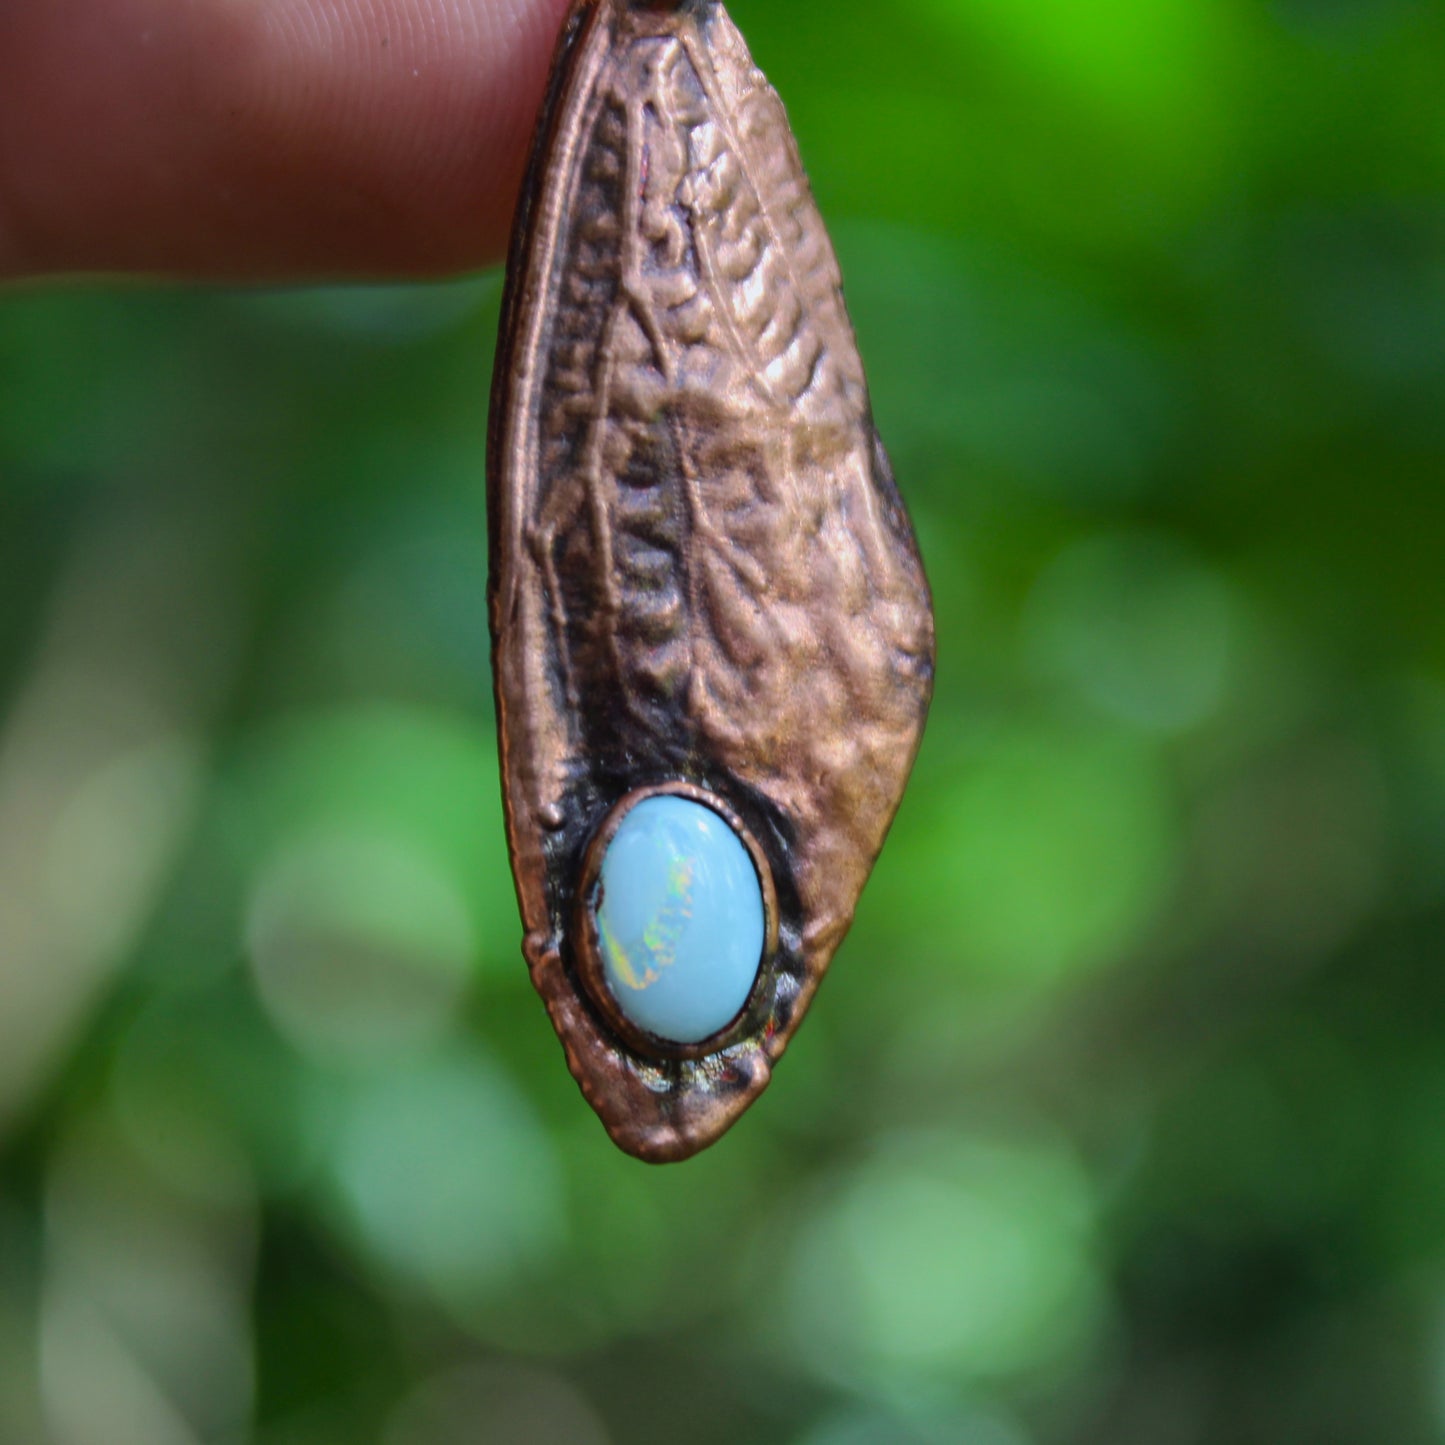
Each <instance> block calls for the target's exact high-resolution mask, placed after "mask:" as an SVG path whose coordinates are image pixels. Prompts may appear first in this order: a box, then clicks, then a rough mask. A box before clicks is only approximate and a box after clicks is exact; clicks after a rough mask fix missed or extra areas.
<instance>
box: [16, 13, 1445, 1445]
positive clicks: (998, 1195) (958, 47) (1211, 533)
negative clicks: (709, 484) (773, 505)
mask: <svg viewBox="0 0 1445 1445" xmlns="http://www.w3.org/2000/svg"><path fill="white" fill-rule="evenodd" d="M734 14H735V17H736V19H737V20H738V22H739V24H740V25H741V26H742V28H743V29H744V31H745V33H746V34H747V35H748V36H749V39H750V41H751V43H752V46H753V50H754V53H755V55H756V57H757V59H758V60H759V62H760V63H761V64H762V65H763V67H764V68H765V69H766V70H767V71H768V72H769V74H770V76H771V77H772V79H773V81H774V83H775V84H776V85H777V86H778V88H779V90H780V91H781V92H782V94H783V96H784V98H785V99H786V101H787V102H788V105H789V109H790V113H791V115H792V118H793V121H794V124H795V128H796V130H797V133H798V136H799V140H800V144H801V146H802V149H803V153H804V156H805V158H806V159H807V161H808V164H809V167H810V170H811V172H812V176H813V180H814V183H815V188H816V191H817V193H818V196H819V199H820V202H821V204H822V207H823V209H824V212H825V214H826V215H827V217H828V218H829V221H830V224H831V225H832V227H833V229H834V236H835V240H836V243H837V247H838V251H839V254H840V257H841V260H842V263H843V269H844V273H845V275H846V278H847V284H848V295H849V301H850V305H851V308H852V311H853V315H854V319H855V321H856V323H857V328H858V332H859V335H860V339H861V344H862V348H863V352H864V356H865V359H866V362H867V365H868V368H869V372H870V377H871V380H872V383H873V387H874V398H875V403H876V411H877V416H878V420H879V424H880V427H881V429H882V431H883V433H884V436H885V438H886V440H887V441H888V444H889V446H890V449H891V451H892V453H893V457H894V461H895V464H896V469H897V472H898V476H899V478H900V482H901V484H902V486H903V489H904V491H905V493H906V495H907V497H908V500H909V503H910V506H911V508H912V510H913V513H914V516H915V519H916V522H917V526H918V530H919V534H920V537H921V541H922V545H923V550H924V553H925V556H926V558H927V561H928V565H929V569H930V572H931V576H932V579H933V583H934V587H935V590H936V594H937V609H938V630H939V673H938V696H937V702H936V706H935V709H934V712H933V715H932V719H931V723H930V728H929V733H928V737H927V740H926V743H925V746H924V749H923V753H922V756H921V759H920V761H919V765H918V770H917V774H916V777H915V781H914V785H913V787H912V789H911V791H910V793H909V795H908V797H907V799H906V801H905V803H904V806H903V809H902V812H901V814H900V816H899V819H898V823H897V826H896V828H895V830H894V834H893V837H892V839H891V841H890V843H889V846H888V848H887V850H886V851H885V854H884V856H883V859H882V860H881V862H880V864H879V867H878V870H877V872H876V874H875V877H874V880H873V882H872V883H871V885H870V886H869V889H868V891H867V892H866V894H865V895H864V899H863V903H862V907H861V909H860V913H859V917H858V923H857V926H856V928H855V930H854V932H853V934H852V936H851V937H850V939H849V941H848V942H847V944H846V945H845V947H844V948H843V950H842V952H841V953H840V955H839V956H838V959H837V962H836V964H835V967H834V969H833V971H832V973H831V974H830V976H829V978H828V981H827V984H826V985H825V987H824V988H823V990H822V993H821V994H820V996H819V999H818V1002H817V1006H816V1008H815V1009H814V1010H813V1012H812V1014H811V1016H810V1017H809V1019H808V1022H807V1024H806V1025H805V1027H804V1028H803V1030H802V1032H801V1033H800V1035H799V1037H798V1039H797V1042H796V1044H795V1046H794V1048H793V1050H792V1051H791V1052H790V1053H789V1055H788V1057H787V1059H786V1060H785V1061H784V1063H783V1064H782V1065H781V1067H780V1068H779V1070H778V1074H777V1077H776V1080H775V1082H774V1085H773V1087H772V1088H771V1089H770V1090H769V1092H768V1093H767V1094H766V1095H765V1096H764V1097H763V1098H762V1100H761V1101H760V1102H759V1103H758V1105H757V1106H756V1107H755V1108H754V1109H753V1110H752V1112H751V1113H750V1114H749V1115H747V1116H746V1117H745V1119H744V1120H743V1121H742V1123H741V1124H740V1125H739V1126H738V1127H737V1128H736V1129H735V1130H734V1132H733V1133H732V1134H730V1135H729V1136H728V1137H727V1138H725V1139H724V1140H723V1141H722V1143H720V1144H719V1145H718V1146H717V1147H716V1148H714V1149H713V1150H712V1151H711V1152H709V1153H708V1154H706V1155H704V1156H702V1157H700V1158H699V1159H697V1160H695V1161H693V1162H691V1163H689V1164H687V1165H684V1166H680V1167H675V1168H670V1169H666V1170H657V1169H649V1168H646V1167H644V1166H642V1165H639V1164H636V1163H634V1162H633V1161H631V1160H630V1159H627V1158H624V1157H623V1156H621V1155H620V1154H618V1153H617V1152H616V1151H615V1150H614V1149H613V1147H612V1146H611V1145H610V1144H609V1143H608V1141H607V1138H606V1136H605V1135H604V1133H603V1131H602V1130H601V1128H600V1127H599V1126H598V1124H597V1122H596V1121H595V1119H594V1118H593V1116H592V1114H591V1112H590V1110H589V1109H588V1108H587V1107H586V1105H585V1104H584V1103H583V1101H582V1100H581V1098H580V1097H579V1095H578V1093H577V1090H576V1087H575V1085H574V1084H573V1083H572V1081H571V1079H570V1077H569V1076H568V1074H567V1072H566V1069H565V1067H564V1066H563V1061H562V1057H561V1052H560V1050H559V1048H558V1046H557V1043H556V1040H555V1038H554V1036H553V1035H552V1032H551V1029H550V1027H549V1025H548V1023H547V1021H546V1018H545V1016H544V1013H543V1010H542V1008H541V1006H540V1004H539V1002H538V1001H537V1000H536V998H535V997H534V996H533V994H532V992H531V989H530V986H529V984H528V981H527V978H526V974H525V970H524V968H523V965H522V962H521V958H520V953H519V934H520V928H519V924H518V920H517V914H516V908H515V903H514V900H513V895H512V887H511V880H510V876H509V874H508V870H507V863H506V856H505V850H504V844H503V837H502V829H501V818H500V810H499V803H498V783H497V777H496V763H495V756H494V747H493V737H492V717H491V708H492V705H491V695H490V684H489V676H488V663H487V638H486V626H485V616H484V607H483V589H484V585H485V566H486V542H485V515H484V486H483V449H484V431H485V420H486V416H485V413H486V396H487V388H488V379H489V372H490V364H491V353H492V348H493V344H494V334H495V327H496V315H497V302H498V290H499V280H498V277H496V276H494V275H493V276H486V277H482V278H478V279H472V280H468V281H465V282H461V283H458V284H454V285H449V286H441V287H434V288H400V289H375V290H368V289H346V290H328V291H317V292H305V293H288V294H277V293H272V294H240V293H235V294H215V293H198V292H181V291H170V290H156V289H130V290H100V289H93V290H77V289H74V288H67V289H36V290H31V291H17V292H11V293H10V294H8V295H6V296H5V297H3V299H0V588H3V594H0V595H3V607H0V699H3V713H0V718H3V721H0V1441H3V1442H5V1445H39V1442H49V1441H54V1442H57V1445H188V1442H207V1445H209V1442H222V1445H250V1442H254V1445H332V1442H335V1445H494V1442H507V1445H512V1442H517V1445H523V1442H525V1445H598V1442H618V1445H631V1442H637V1445H648V1442H653V1441H657V1442H663V1441H669V1442H671V1441H677V1440H686V1441H688V1442H695V1445H711V1442H718V1445H722V1442H729V1445H732V1442H737V1441H747V1442H759V1445H1096V1442H1097V1445H1254V1442H1259V1445H1282V1442H1285V1445H1292V1442H1301V1445H1329V1442H1351V1445H1355V1442H1358V1445H1416V1442H1430V1441H1445V958H1442V940H1445V565H1442V563H1445V527H1442V520H1445V491H1442V482H1445V9H1442V8H1441V7H1440V6H1439V5H1436V4H1431V3H1427V0H1373V3H1371V0H1274V3H1265V0H890V3H888V4H886V5H884V4H879V3H877V0H807V3H804V0H791V3H787V4H782V3H778V0H736V4H735V7H734Z"/></svg>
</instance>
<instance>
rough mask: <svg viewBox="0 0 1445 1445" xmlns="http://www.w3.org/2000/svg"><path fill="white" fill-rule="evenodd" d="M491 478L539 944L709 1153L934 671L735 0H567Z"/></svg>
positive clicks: (593, 1020)
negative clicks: (735, 19)
mask: <svg viewBox="0 0 1445 1445" xmlns="http://www.w3.org/2000/svg"><path fill="white" fill-rule="evenodd" d="M489 471H490V494H489V495H490V510H491V528H492V576H491V589H490V603H491V620H492V630H493V641H494V661H495V669H496V686H497V711H498V719H499V728H500V736H501V748H502V763H503V781H504V789H505V797H506V809H507V827H508V835H509V841H510V845H511V853H512V866H513V871H514V873H515V876H516V882H517V892H518V896H519V899H520V903H521V909H522V916H523V921H524V924H525V928H526V939H525V944H524V951H525V953H526V957H527V962H528V964H529V966H530V968H531V971H532V978H533V981H534V982H535V984H536V986H537V989H538V991H539V992H540V993H541V995H542V997H543V999H544V1000H545V1001H546V1004H547V1008H548V1010H549V1012H550V1014H551V1017H552V1022H553V1024H554V1025H555V1027H556V1029H557V1032H558V1034H559V1035H560V1037H561V1039H562V1043H563V1045H564V1047H565V1049H566V1053H567V1060H568V1063H569V1065H570V1066H571V1069H572V1072H573V1073H574V1075H575V1076H576V1078H577V1080H578V1082H579V1083H580V1084H581V1086H582V1091H583V1093H584V1094H585V1095H586V1096H587V1098H588V1100H589V1101H590V1102H591V1104H592V1105H593V1107H594V1108H595V1109H596V1110H597V1112H598V1114H599V1115H601V1117H602V1121H603V1123H604V1124H605V1125H606V1126H607V1129H608V1131H609V1132H610V1133H611V1135H612V1137H613V1139H614V1140H616V1142H617V1143H618V1144H619V1145H620V1146H621V1147H622V1148H623V1149H625V1150H627V1151H628V1152H629V1153H631V1154H635V1155H637V1156H639V1157H640V1158H643V1159H649V1160H672V1159H682V1158H686V1157H687V1156H688V1155H690V1154H693V1153H696V1152H697V1151H698V1150H699V1149H702V1148H704V1147H705V1146H706V1145H708V1144H710V1143H712V1141H713V1140H715V1139H716V1138H717V1137H718V1136H719V1135H720V1134H722V1133H723V1131H724V1130H725V1129H727V1128H728V1126H729V1125H730V1124H731V1123H732V1122H733V1121H734V1120H735V1119H736V1118H737V1116H738V1115H739V1114H740V1113H741V1112H742V1111H743V1109H745V1108H746V1107H747V1105H748V1104H749V1103H750V1102H751V1101H752V1100H753V1099H754V1098H756V1097H757V1095H758V1094H759V1092H761V1090H762V1089H763V1088H764V1086H765V1085H766V1084H767V1082H768V1078H769V1076H770V1073H771V1071H772V1066H773V1064H774V1062H775V1061H776V1060H777V1058H778V1057H779V1055H780V1054H781V1053H782V1051H783V1049H784V1047H785V1046H786V1044H787V1042H788V1040H789V1039H790V1038H791V1036H792V1034H793V1031H794V1030H795V1029H796V1028H797V1026H798V1023H799V1021H800V1019H801V1018H802V1014H803V1011H804V1009H805V1008H806V1007H807V1004H808V1002H809V1000H810V999H811V998H812V995H813V991H814V990H815V989H816V988H817V986H818V983H819V981H820V979H821V978H822V976H823V973H824V970H825V969H826V968H827V966H828V963H829V961H830V960H831V958H832V956H833V953H834V951H835V950H836V949H837V947H838V944H839V942H840V941H841V940H842V938H843V935H844V933H845V932H846V931H847V928H848V925H849V923H850V922H851V920H852V916H853V910H854V908H855V906H856V904H857V901H858V896H859V894H860V892H861V891H862V888H863V884H864V882H865V881H866V879H867V877H868V873H869V870H870V869H871V868H872V865H873V861H874V859H875V858H876V857H877V855H878V850H879V849H880V848H881V847H882V845H883V839H884V835H885V834H886V833H887V830H888V826H889V824H890V822H891V821H892V818H893V815H894V812H895V811H896V809H897V807H898V802H899V799H900V796H901V795H902V791H903V787H904V784H905V782H906V780H907V777H908V772H909V769H910V768H911V767H912V764H913V759H914V756H915V754H916V752H917V749H918V743H919V739H920V736H921V733H922V729H923V721H924V716H925V713H926V712H927V708H928V702H929V696H930V693H931V689H932V680H933V618H932V612H931V609H930V605H929V596H928V588H927V583H926V582H925V580H924V575H923V569H922V565H921V563H920V561H919V558H918V552H917V547H916V544H915V542H914V539H913V534H912V530H911V528H910V526H909V523H908V519H907V516H906V515H905V513H904V510H903V506H902V503H901V501H900V500H899V497H898V492H897V488H896V487H895V485H894V481H893V476H892V473H891V471H890V469H889V465H888V460H887V457H886V456H885V454H884V451H883V447H882V445H881V444H880V442H879V440H878V437H877V433H876V432H875V430H874V427H873V420H872V414H871V411H870V407H869V401H868V391H867V386H866V384H865V381H864V377H863V368H862V364H861V362H860V360H859V357H858V350H857V345H856V342H855V340H854V336H853V331H852V328H851V326H850V324H849V321H848V317H847V313H846V311H845V310H844V306H843V296H842V284H841V278H840V276H839V272H838V265H837V261H836V259H835V257H834V255H833V249H832V246H831V244H830V242H829V240H828V236H827V233H826V231H825V230H824V227H823V222H822V219H821V217H820V216H819V214H818V211H817V209H816V207H815V205H814V202H813V199H812V195H811V193H810V191H809V189H808V183H807V180H806V178H805V176H804V174H803V169H802V165H801V162H800V161H799V159H798V152H797V147H796V144H795V142H794V140H793V136H792V133H791V131H790V130H789V127H788V122H787V117H786V115H785V114H784V111H783V107H782V103H781V102H780V101H779V100H778V97H777V95H776V94H775V93H774V91H773V90H772V88H771V87H770V86H769V85H768V83H767V81H766V80H765V79H764V77H763V76H762V74H761V73H760V72H759V71H758V70H757V68H756V67H755V66H754V64H753V62H752V59H751V57H750V56H749V54H748V51H747V47H746V45H745V44H744V42H743V39H742V37H741V36H740V35H739V34H738V31H737V29H736V28H735V26H734V25H733V23H732V21H731V20H730V19H729V18H728V15H727V13H726V11H725V10H724V9H723V6H722V5H721V3H719V0H578V3H576V4H575V5H574V7H573V10H572V13H571V15H570V17H569V19H568V21H567V25H566V28H565V30H564V32H563V36H562V41H561V46H560V49H559V52H558V56H557V60H556V63H555V66H554V70H553V75H552V81H551V88H550V94H549V97H548V100H547V104H546V108H545V110H544V112H543V115H542V119H541V124H540V129H539V132H538V139H537V142H536V148H535V152H534V156H533V161H532V166H531V171H530V174H529V177H528V180H527V182H526V185H525V188H524V190H523V194H522V199H521V203H520V208H519V211H518V216H517V222H516V229H515V232H514V237H513V243H512V254H511V261H510V265H509V270H508V280H507V292H506V299H505V302H504V306H503V314H502V332H501V341H500V346H499V352H498V358H497V369H496V381H495V386H494V391H493V399H492V428H491V454H490V459H489Z"/></svg>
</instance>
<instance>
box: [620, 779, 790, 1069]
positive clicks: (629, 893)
mask: <svg viewBox="0 0 1445 1445" xmlns="http://www.w3.org/2000/svg"><path fill="white" fill-rule="evenodd" d="M593 906H594V909H595V915H594V916H595V918H596V922H597V942H598V949H599V952H600V954H601V958H602V967H603V973H604V975H605V977H606V980H607V987H608V989H609V990H610V991H611V993H612V997H613V998H614V999H616V1001H617V1005H618V1007H619V1008H620V1009H621V1010H622V1012H623V1013H624V1014H625V1015H626V1016H627V1017H628V1018H629V1019H630V1020H631V1021H632V1022H633V1023H634V1024H636V1025H637V1026H638V1027H639V1028H641V1029H645V1030H646V1031H647V1032H648V1033H650V1034H654V1035H656V1036H657V1037H658V1038H661V1039H666V1040H668V1041H669V1042H672V1043H677V1044H695V1043H700V1042H701V1041H702V1040H703V1039H706V1038H710V1037H711V1036H712V1035H713V1034H715V1033H718V1032H719V1031H720V1030H722V1029H724V1028H726V1027H727V1026H728V1024H730V1023H731V1022H732V1021H733V1019H735V1018H736V1017H737V1015H738V1014H739V1013H740V1012H741V1010H742V1007H743V1005H744V1004H745V1003H746V1002H747V1001H748V995H749V994H750V993H751V992H752V990H753V984H754V982H755V981H756V979H757V976H758V968H759V967H760V966H761V963H762V957H763V937H764V931H765V923H764V917H763V891H762V887H761V886H760V884H759V883H758V874H757V870H756V869H755V868H754V866H753V860H752V857H751V856H750V855H749V853H748V850H747V849H746V848H745V847H744V846H743V843H742V840H741V839H740V838H739V837H738V836H737V834H736V833H735V832H734V831H733V829H732V827H731V825H730V824H728V823H727V822H726V821H725V820H724V819H723V818H722V817H721V816H719V815H718V814H717V813H715V812H713V810H712V809H711V808H707V807H704V806H703V805H702V804H701V803H695V802H693V800H692V799H691V798H682V797H676V796H673V795H670V794H664V795H661V796H654V797H651V798H644V799H643V800H642V801H641V802H640V803H638V804H637V805H636V806H635V807H634V808H633V809H632V810H631V811H630V812H629V813H628V814H627V815H626V817H624V818H623V820H622V822H621V824H620V825H619V826H618V829H617V832H616V833H615V834H614V835H613V838H612V841H611V843H609V844H608V846H607V852H606V853H605V855H604V856H603V859H602V868H601V874H600V878H599V888H598V892H597V895H596V898H595V900H594V905H593Z"/></svg>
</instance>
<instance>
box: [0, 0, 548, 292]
mask: <svg viewBox="0 0 1445 1445" xmlns="http://www.w3.org/2000/svg"><path fill="white" fill-rule="evenodd" d="M568 4H569V0H266V3H260V4H255V3H253V4H238V3H235V0H190V3H188V4H181V5H177V4H176V3H175V0H47V4H46V5H45V6H40V7H33V8H32V7H28V6H27V7H16V8H17V9H20V10H22V11H28V12H29V13H28V14H26V15H23V16H19V17H17V16H16V14H15V11H14V10H11V11H10V12H8V13H7V14H6V15H5V16H4V17H0V57H5V56H8V57H9V59H8V61H7V60H6V59H0V206H3V209H0V268H5V269H8V271H9V273H10V274H17V273H25V272H30V273H34V272H42V271H104V272H120V271H123V272H131V273H137V272H139V273H149V274H169V275H182V276H197V277H207V278H218V279H219V278H225V279H248V278H264V279H283V278H316V277H337V278H340V277H358V276H429V275H437V274H443V273H447V272H453V271H458V270H466V269H470V268H474V267H477V266H481V265H485V264H488V263H490V262H492V261H495V260H497V259H499V258H500V256H501V254H502V252H503V248H504V246H505V238H506V232H507V229H508V225H509V220H510V213H511V209H512V205H513V202H514V198H515V195H516V191H517V187H518V183H519V180H520V176H521V173H522V170H523V167H524V165H525V159H526V153H527V148H528V143H529V136H530V134H531V130H532V127H533V125H534V124H535V116H536V111H537V107H538V104H539V103H540V100H541V96H542V93H543V90H544V86H545V80H546V73H547V67H548V63H549V57H550V55H551V52H552V49H553V46H554V44H555V40H556V36H557V33H558V31H559V29H560V27H561V23H562V18H563V15H564V14H565V12H566V10H567V8H568ZM7 221H8V224H5V222H7Z"/></svg>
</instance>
